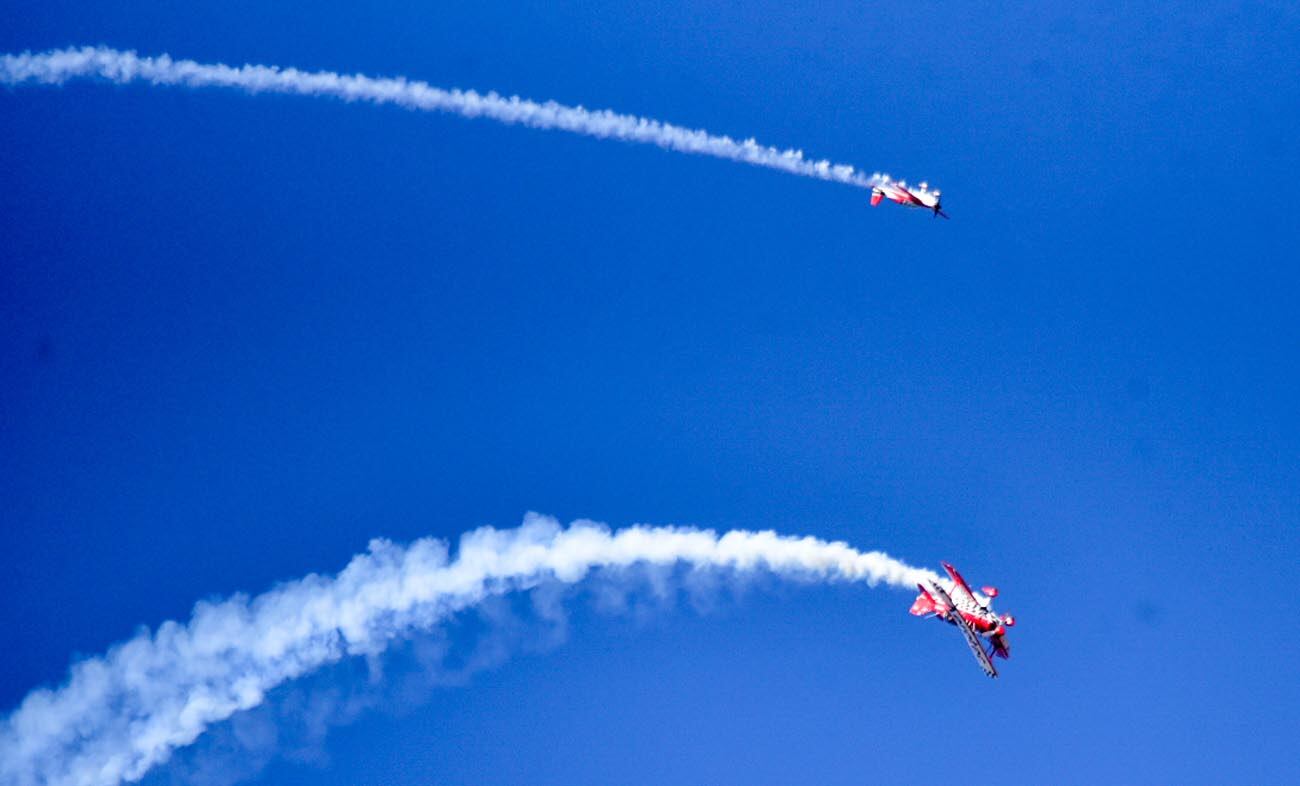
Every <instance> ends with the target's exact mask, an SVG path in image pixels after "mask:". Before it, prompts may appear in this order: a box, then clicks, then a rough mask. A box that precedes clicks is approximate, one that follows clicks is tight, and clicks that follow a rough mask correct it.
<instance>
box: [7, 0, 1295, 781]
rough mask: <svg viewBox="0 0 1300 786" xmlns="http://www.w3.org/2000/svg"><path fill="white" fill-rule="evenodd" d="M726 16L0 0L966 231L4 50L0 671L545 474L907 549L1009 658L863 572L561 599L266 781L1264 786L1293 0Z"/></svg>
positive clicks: (90, 27)
mask: <svg viewBox="0 0 1300 786" xmlns="http://www.w3.org/2000/svg"><path fill="white" fill-rule="evenodd" d="M735 5H736V4H732V3H721V2H668V3H662V4H653V7H651V6H646V5H645V4H640V3H618V4H615V3H606V4H590V3H576V2H555V3H524V4H519V5H512V4H496V3H456V4H429V5H428V6H426V5H424V4H414V3H402V2H389V3H376V4H364V5H360V6H359V5H356V4H322V3H318V2H313V3H303V2H282V3H274V4H267V3H262V2H226V3H211V2H196V3H186V4H181V5H176V4H172V3H158V2H153V3H150V2H144V3H133V4H131V5H130V7H129V9H119V8H117V7H115V6H114V5H112V4H101V5H91V6H87V4H84V3H72V2H63V1H59V2H42V3H32V2H15V1H14V0H8V2H7V3H5V8H4V14H3V16H4V17H5V18H6V20H7V21H6V23H5V24H4V25H2V26H0V49H2V50H4V51H17V50H23V49H45V48H50V47H58V46H66V45H70V44H99V43H102V44H106V45H109V46H113V47H118V48H135V49H137V50H139V51H140V52H141V53H148V54H154V53H162V52H168V53H170V54H172V55H174V56H180V57H190V58H194V59H197V60H200V61H224V62H233V63H242V62H255V63H274V64H281V65H295V66H298V67H302V68H309V69H315V68H322V69H333V70H340V71H360V72H365V73H370V74H375V75H396V74H403V75H407V76H410V77H413V78H423V79H427V80H428V81H430V82H432V83H433V84H437V85H443V86H462V87H475V88H480V89H496V90H499V91H503V92H507V93H519V94H521V95H524V96H529V97H534V98H538V99H547V98H553V99H555V100H558V101H561V102H566V103H582V104H584V105H586V106H593V107H611V108H615V109H618V110H620V111H624V112H630V113H635V114H643V115H648V116H652V117H656V118H660V119H663V120H667V121H671V122H676V123H680V124H683V125H688V126H692V127H703V128H707V129H709V130H711V131H714V132H716V133H730V134H734V135H739V136H749V135H753V136H755V137H757V138H758V139H759V140H760V141H762V142H764V143H768V144H774V145H779V146H787V145H789V146H796V147H802V148H803V149H805V150H806V151H807V152H809V153H810V154H813V155H816V156H819V157H820V156H827V157H830V158H832V159H833V160H836V161H841V162H846V163H853V164H855V165H858V166H861V167H863V168H866V169H868V170H872V169H879V170H883V171H888V172H890V173H892V174H894V175H896V176H899V177H904V178H907V179H909V180H912V181H917V180H921V179H926V178H928V179H930V180H931V181H932V182H933V183H935V184H938V185H939V186H941V187H942V189H943V191H944V195H945V207H946V208H947V209H948V212H949V213H951V214H952V216H953V219H952V220H951V221H948V222H943V221H934V220H932V219H930V218H929V217H927V216H925V215H923V214H921V213H919V212H917V213H913V212H909V211H904V210H902V209H899V208H897V207H896V206H888V205H887V206H882V207H881V208H879V209H877V210H871V209H869V208H868V207H867V205H866V194H865V193H862V192H859V191H855V190H851V189H848V188H845V187H842V186H837V185H832V184H827V183H821V182H814V181H812V180H806V179H801V178H795V177H789V176H785V175H782V174H778V173H774V172H770V171H765V170H761V169H755V168H749V167H745V166H741V165H735V164H729V163H725V162H720V161H716V160H710V159H705V158H695V157H689V156H682V155H674V154H669V153H665V152H662V151H659V150H656V149H652V148H646V147H638V146H628V145H623V144H618V143H602V142H597V141H593V140H589V139H584V138H578V137H573V136H568V135H564V134H558V133H546V132H538V131H532V130H528V129H524V128H513V127H503V126H499V125H495V124H493V123H490V122H483V121H476V122H471V121H465V120H460V119H456V118H450V117H444V116H432V115H425V114H415V113H410V112H406V111H403V110H398V109H392V108H375V107H370V106H348V105H345V104H342V103H338V102H333V101H328V100H312V99H302V98H285V97H267V96H263V97H257V98H250V97H248V96H244V95H240V94H237V93H233V92H223V91H188V90H175V89H150V88H145V87H141V86H133V87H127V88H118V87H111V86H106V85H103V84H90V83H78V84H72V85H69V86H67V87H65V88H62V89H48V88H24V89H19V90H9V91H0V182H2V183H3V187H2V188H0V653H3V655H2V656H0V664H3V667H2V668H0V706H3V707H5V708H12V707H14V706H15V705H16V704H17V703H18V702H19V701H20V700H21V698H22V697H23V696H24V695H25V694H26V693H27V692H28V691H29V690H30V689H32V688H33V687H35V686H37V685H43V684H56V683H58V682H60V681H61V680H62V679H63V678H64V676H65V675H66V669H67V666H68V664H69V662H70V660H71V659H72V658H73V657H76V656H77V655H78V654H81V655H86V654H94V653H99V652H102V651H103V650H104V649H105V648H106V647H107V646H108V645H110V644H111V643H112V642H114V641H118V640H121V639H123V638H125V637H127V636H129V635H131V634H132V633H133V632H134V631H135V630H136V629H137V626H139V625H142V624H144V625H150V626H152V625H156V624H157V623H158V622H160V621H162V620H164V619H168V618H183V617H185V616H187V615H188V612H189V609H190V607H191V605H192V604H193V603H194V601H196V600H198V599H201V598H208V597H214V596H224V595H227V594H230V593H232V592H236V591H251V592H257V591H261V590H263V589H265V588H267V587H269V586H271V585H272V584H273V583H274V582H276V581H278V580H283V579H289V578H294V577H297V576H300V575H303V574H305V573H307V572H310V571H334V570H337V569H339V568H340V567H342V565H343V564H344V563H345V562H346V560H347V559H348V558H349V557H350V555H352V554H353V553H355V552H357V551H359V550H361V549H362V548H364V545H365V543H366V541H367V540H368V539H369V538H371V537H373V536H378V535H383V536H388V537H391V538H394V539H398V540H410V539H413V538H416V537H419V536H422V535H425V534H436V535H439V536H444V537H455V535H456V534H457V533H459V532H461V531H463V530H465V529H468V528H471V527H474V526H477V525H480V524H488V523H490V524H495V525H498V526H513V525H514V524H516V523H517V522H518V521H519V519H520V517H521V515H522V514H523V512H524V511H526V510H539V511H543V512H546V513H551V514H554V515H556V516H559V517H561V518H563V519H566V520H568V519H571V518H576V517H591V518H595V519H599V520H603V521H607V522H610V523H611V524H613V525H616V526H618V525H626V524H630V523H633V522H651V523H683V524H699V525H702V526H709V527H714V528H719V529H723V528H730V527H745V528H776V529H778V530H781V531H784V532H791V533H801V534H813V535H817V536H821V537H826V538H843V539H847V540H848V541H850V542H851V543H853V544H854V545H856V546H859V547H862V548H883V549H885V550H887V551H889V552H890V553H892V554H895V555H897V556H899V557H901V558H904V559H906V560H908V561H909V562H912V563H913V564H919V565H926V566H933V567H937V562H938V560H940V559H950V560H953V561H955V562H957V563H958V565H959V566H960V567H961V568H962V569H963V570H964V572H965V573H966V574H967V576H968V578H971V579H972V580H974V581H977V582H995V583H997V584H999V585H1000V586H1001V588H1002V590H1003V592H1004V598H1003V600H1002V605H1003V606H1004V607H1005V608H1006V609H1008V610H1011V611H1013V612H1015V613H1016V614H1017V616H1018V618H1019V621H1020V625H1019V626H1018V627H1017V628H1016V630H1015V637H1014V639H1013V646H1014V658H1013V660H1011V661H1010V662H1008V663H1007V664H1006V666H1005V669H1004V678H1003V679H1001V680H999V681H997V682H990V681H989V680H986V679H985V678H984V677H983V676H981V675H980V674H979V671H978V669H977V668H976V666H975V664H974V663H972V662H971V659H970V656H969V654H968V653H967V652H966V651H965V647H964V646H963V645H962V643H961V641H960V639H959V637H957V636H955V635H954V634H953V633H952V631H949V630H947V629H944V628H942V627H941V626H939V625H935V624H923V623H921V622H917V621H915V620H913V619H911V618H909V617H908V616H907V615H906V608H907V606H908V604H909V602H910V600H911V598H910V596H909V595H906V594H905V593H901V592H896V591H890V590H868V589H866V588H861V587H836V588H809V587H794V586H791V587H782V586H779V585H765V587H764V588H761V589H760V590H759V591H756V592H751V593H747V594H745V595H744V596H743V597H741V598H739V599H731V598H729V597H724V598H722V599H721V600H720V601H719V603H718V604H717V605H716V608H714V609H713V610H711V611H707V612H701V611H699V610H696V609H694V608H693V607H692V606H691V604H689V603H685V602H684V603H680V604H678V606H677V607H676V609H675V610H670V611H666V612H656V613H651V614H649V615H632V616H630V617H617V616H614V617H611V616H608V615H604V614H600V613H596V612H593V611H591V610H590V609H589V607H588V606H587V604H585V603H582V602H579V603H577V604H576V605H575V606H574V616H573V619H572V620H571V621H570V625H569V632H568V636H567V641H566V642H565V643H563V644H561V645H559V646H551V647H547V648H542V650H538V648H536V647H529V646H525V645H524V643H523V642H520V643H518V645H517V649H520V650H522V653H521V654H519V655H517V656H516V657H514V658H513V659H511V660H510V661H508V662H505V663H501V664H498V665H497V666H495V667H494V668H491V669H488V670H485V671H481V672H479V673H477V674H475V675H474V676H472V677H471V678H470V679H469V681H468V685H464V686H461V687H451V688H447V689H442V690H436V691H434V692H432V693H429V694H428V695H427V696H426V697H425V698H424V699H423V700H417V701H410V702H395V703H393V704H395V705H400V707H398V708H396V709H394V707H393V706H388V705H385V706H383V707H380V708H378V709H375V710H372V711H366V712H362V713H360V714H359V716H358V717H356V718H354V719H353V720H352V721H351V722H350V723H347V724H346V725H343V726H341V727H339V728H336V729H335V730H333V731H332V732H331V733H330V734H329V736H328V739H327V740H325V741H324V742H321V741H320V740H319V739H315V740H314V741H309V742H308V743H306V744H304V745H303V746H300V747H301V749H296V750H295V751H294V752H293V753H292V755H282V756H276V757H275V758H274V759H273V760H272V761H270V762H269V763H268V764H267V765H266V766H265V767H264V768H260V765H259V766H253V765H250V766H249V771H250V772H252V773H254V777H253V782H257V783H278V784H295V783H313V784H335V783H337V784H358V783H364V784H427V783H441V784H496V783H502V784H506V783H510V784H518V783H530V784H574V783H591V784H608V783H621V784H642V783H643V784H664V783H680V784H704V783H709V784H747V785H752V784H792V783H815V784H860V783H878V782H886V781H890V782H904V783H918V782H934V781H946V782H954V783H970V782H980V781H990V782H992V781H997V782H1002V783H1027V784H1030V783H1097V782H1115V783H1296V782H1300V775H1297V767H1300V753H1297V749H1296V745H1295V732H1296V729H1297V728H1298V727H1300V667H1298V666H1297V663H1300V634H1298V633H1297V629H1298V626H1297V624H1296V617H1295V614H1294V605H1295V587H1296V583H1297V580H1300V579H1298V577H1297V573H1298V571H1300V565H1298V564H1297V563H1298V562H1300V559H1298V558H1300V549H1298V546H1300V534H1298V531H1297V524H1298V523H1300V522H1298V517H1300V493H1298V491H1297V489H1300V470H1298V459H1300V421H1298V419H1297V401H1298V400H1300V344H1298V341H1297V339H1298V338H1300V329H1298V323H1297V316H1296V315H1297V295H1298V294H1300V273H1297V261H1298V256H1297V253H1296V247H1297V241H1300V231H1297V220H1296V217H1295V212H1294V211H1295V207H1296V204H1295V203H1296V200H1295V199H1294V198H1293V193H1292V192H1293V190H1294V188H1295V184H1296V182H1297V178H1298V176H1300V171H1298V170H1300V166H1298V165H1300V143H1297V137H1296V127H1297V120H1298V119H1300V76H1298V75H1297V74H1298V73H1300V72H1298V69H1297V59H1296V58H1297V56H1296V51H1297V48H1298V46H1300V16H1297V13H1296V9H1295V6H1294V5H1291V4H1289V3H1266V2H1260V3H1256V2H1247V3H1227V4H1219V3H1215V4H1198V8H1197V9H1196V10H1192V9H1190V8H1188V7H1184V6H1171V5H1169V4H1157V3H1108V2H1104V3H1096V4H1089V5H1088V6H1087V7H1086V8H1083V9H1080V8H1076V7H1075V5H1074V4H1068V3H1055V4H1042V3H1023V4H1018V5H1015V6H1007V5H1006V4H995V3H990V4H961V5H958V6H956V7H954V6H953V5H952V4H935V3H917V2H893V3H861V2H829V3H817V4H809V5H815V6H816V7H814V8H801V9H792V8H790V4H789V3H784V2H759V3H748V4H744V8H743V9H737V8H735V7H733V6H735ZM268 6H274V8H268ZM521 613H522V612H521ZM467 627H473V626H472V625H468V626H467ZM462 634H463V635H464V636H466V637H467V639H466V641H467V642H472V637H471V634H472V630H465V631H458V632H454V633H453V634H452V636H453V639H455V637H456V636H460V635H462ZM522 638H523V639H525V640H527V638H528V637H527V636H526V635H525V636H523V637H522ZM463 644H464V646H466V647H472V643H463ZM349 668H351V667H348V666H346V665H345V667H342V668H339V669H334V670H330V671H329V672H327V673H326V674H325V675H322V676H321V677H320V678H318V681H324V682H325V683H328V684H327V685H325V686H323V687H322V686H317V687H316V688H311V689H310V690H309V689H308V688H307V687H303V688H302V691H303V694H304V695H312V694H313V692H319V691H320V690H331V689H333V688H331V687H330V686H331V685H339V684H341V685H345V686H346V685H349V684H354V683H363V682H364V677H361V676H358V675H356V674H351V673H350V672H349V671H348V669H349ZM293 690H296V689H291V690H290V692H292V691H293ZM227 726H228V727H229V724H227ZM230 733H231V728H225V729H222V730H218V734H217V735H216V736H220V735H222V734H224V735H226V736H229V735H230ZM285 734H286V735H287V734H288V732H287V731H286V732H285ZM308 736H310V735H308ZM215 738H216V737H215V736H214V739H215ZM286 745H288V743H286ZM211 774H212V773H208V775H211ZM203 777H207V776H206V775H202V774H201V776H198V777H190V776H188V775H186V774H185V771H184V770H183V768H182V767H181V766H179V765H177V766H173V767H164V768H162V769H160V770H159V771H157V772H156V773H154V774H153V775H151V776H150V778H149V779H148V781H147V782H149V783H159V784H161V783H171V782H196V783H199V782H204V781H203Z"/></svg>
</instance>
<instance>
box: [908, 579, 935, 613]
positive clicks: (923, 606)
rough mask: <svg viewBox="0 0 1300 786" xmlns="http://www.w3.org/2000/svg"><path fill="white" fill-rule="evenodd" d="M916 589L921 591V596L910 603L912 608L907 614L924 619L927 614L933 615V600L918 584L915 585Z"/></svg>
mask: <svg viewBox="0 0 1300 786" xmlns="http://www.w3.org/2000/svg"><path fill="white" fill-rule="evenodd" d="M916 588H917V589H919V590H920V591H921V594H920V595H917V596H916V600H914V601H912V608H911V609H909V610H908V613H909V614H911V615H912V616H914V617H924V616H925V615H927V614H934V613H935V602H934V598H933V597H931V596H930V593H929V591H928V590H926V588H925V587H922V586H921V585H920V584H917V585H916Z"/></svg>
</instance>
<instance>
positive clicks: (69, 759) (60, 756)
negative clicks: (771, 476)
mask: <svg viewBox="0 0 1300 786" xmlns="http://www.w3.org/2000/svg"><path fill="white" fill-rule="evenodd" d="M638 565H649V566H662V567H666V568H672V567H678V568H679V569H685V570H692V571H714V572H722V573H726V574H732V575H737V574H742V573H755V572H765V573H768V574H773V575H776V576H780V577H784V578H791V579H800V580H805V581H823V582H841V581H845V582H865V583H866V584H869V585H876V584H881V583H883V584H887V585H890V586H895V587H904V588H910V587H912V586H914V585H915V584H916V583H917V582H918V581H923V580H929V581H938V580H939V577H938V576H937V575H935V574H934V573H932V572H931V571H927V570H922V569H919V568H913V567H910V566H908V565H907V564H905V563H903V562H900V561H898V560H896V559H893V558H891V557H889V556H888V555H886V554H884V553H882V552H879V551H871V552H861V551H858V550H856V549H853V548H851V547H850V546H848V545H847V544H845V543H840V542H833V543H832V542H827V541H823V540H819V539H817V538H812V537H791V536H787V535H778V534H777V533H775V532H771V531H766V532H748V531H743V530H735V531H731V532H727V533H725V534H722V535H718V534H716V533H714V532H712V531H709V530H698V529H689V528H677V527H649V526H634V527H629V528H627V529H621V530H617V531H611V530H610V529H609V528H608V527H606V526H604V525H601V524H597V523H594V522H590V521H577V522H574V523H573V524H571V525H569V526H568V527H562V526H561V525H560V524H559V522H557V521H556V520H555V519H552V518H549V517H545V516H541V515H538V514H529V515H528V516H526V517H525V518H524V522H523V524H522V526H520V527H518V528H516V529H507V530H498V529H493V528H491V527H485V528H482V529H479V530H475V531H473V532H469V533H467V534H465V535H463V536H462V537H461V539H460V544H459V547H458V548H457V550H456V552H455V556H454V559H453V558H452V554H451V552H450V549H449V546H448V544H447V543H445V542H443V541H440V540H436V539H433V538H425V539H422V540H418V541H416V542H414V543H412V544H410V545H409V546H405V547H402V546H399V545H396V544H393V543H391V542H389V541H386V540H373V541H371V543H370V546H369V549H368V550H367V551H366V553H364V554H359V555H357V556H356V557H353V559H352V560H351V562H349V563H348V565H347V567H346V568H345V569H344V570H343V571H342V572H341V573H339V574H338V575H335V576H319V575H315V574H313V575H309V576H307V577H305V578H301V579H298V580H296V581H291V582H288V583H286V584H282V585H280V586H278V587H276V588H275V589H272V590H270V591H268V592H265V593H263V594H261V595H258V596H256V597H252V598H249V597H247V596H244V595H237V596H234V597H232V598H229V599H227V600H224V601H221V602H200V603H198V604H197V605H196V606H195V607H194V612H193V614H192V616H191V617H190V620H189V622H188V623H185V624H181V623H178V622H173V621H168V622H164V623H163V624H162V625H160V626H159V627H158V629H157V630H156V631H155V632H153V633H149V632H148V631H143V632H141V633H139V634H137V635H136V636H135V637H134V638H132V639H130V640H129V641H126V642H123V643H120V644H117V645H114V646H113V647H112V648H110V649H109V651H108V652H107V653H106V654H104V655H101V656H98V657H94V658H90V659H88V660H84V661H81V662H79V663H76V664H75V665H74V666H73V667H72V669H71V673H70V676H69V679H68V681H67V683H66V684H64V685H63V686H62V687H60V688H57V689H45V688H42V689H38V690H34V691H32V692H31V693H30V694H28V696H27V697H26V698H25V699H24V700H23V702H22V704H21V705H20V706H19V707H18V708H17V709H16V710H14V711H13V713H12V714H11V715H10V716H9V717H8V718H7V719H5V720H4V721H2V722H0V783H3V784H5V786H36V785H37V784H40V785H41V786H115V785H116V784H119V783H122V782H123V781H135V780H139V779H140V778H141V777H143V776H144V774H145V773H146V772H147V771H148V770H149V769H150V768H152V767H154V766H155V765H157V764H160V763H162V762H165V761H167V759H168V758H169V757H170V756H171V754H172V752H173V751H174V750H175V749H176V748H179V747H182V746H186V745H189V744H190V743H192V742H193V741H194V740H195V739H196V738H197V737H198V736H199V735H200V734H202V733H203V731H204V730H205V729H207V728H208V727H209V726H210V725H212V724H214V723H217V722H220V721H222V720H224V719H226V718H229V717H230V716H231V715H233V714H235V713H236V712H238V711H240V710H246V709H250V708H252V707H255V706H257V705H258V704H261V703H262V701H263V700H264V699H265V697H266V695H267V692H268V691H270V690H271V689H272V688H275V687H276V686H278V685H280V684H282V683H284V682H286V681H288V680H292V679H294V678H296V677H301V676H303V675H306V674H308V673H310V672H312V671H315V670H316V669H319V668H321V667H323V666H325V665H327V664H330V663H333V662H336V661H338V660H340V659H342V658H344V657H346V656H351V655H375V654H378V653H380V652H382V651H383V650H384V649H385V648H386V647H388V645H389V644H390V643H392V642H393V641H394V640H395V639H399V638H402V637H407V636H410V635H413V634H416V633H419V632H422V631H429V630H431V629H433V628H434V627H435V626H437V625H438V624H439V623H440V622H444V621H447V620H448V619H449V618H450V617H452V616H453V615H455V614H457V613H458V612H461V611H464V610H466V609H469V608H472V607H474V606H475V605H477V604H479V603H481V602H482V601H484V600H486V599H487V598H490V597H493V596H497V595H504V594H506V593H510V592H515V591H520V590H528V589H531V588H534V587H538V586H540V585H542V584H546V583H551V582H559V583H562V584H574V583H576V582H579V581H581V580H582V579H583V578H584V577H587V576H588V575H590V574H592V573H593V572H595V573H601V574H605V575H610V576H612V577H613V578H615V579H617V576H618V571H619V570H620V569H626V568H632V567H635V566H638Z"/></svg>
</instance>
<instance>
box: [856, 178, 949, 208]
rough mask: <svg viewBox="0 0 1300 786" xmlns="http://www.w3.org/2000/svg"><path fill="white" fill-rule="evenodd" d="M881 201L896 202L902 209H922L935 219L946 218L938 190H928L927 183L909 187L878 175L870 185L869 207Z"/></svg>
mask: <svg viewBox="0 0 1300 786" xmlns="http://www.w3.org/2000/svg"><path fill="white" fill-rule="evenodd" d="M883 199H889V200H890V201H892V202H897V203H898V204H900V205H902V206H903V207H923V208H925V209H926V210H930V211H932V212H933V213H934V215H935V217H936V218H937V217H939V216H943V217H944V218H947V217H948V214H947V213H945V212H943V209H942V208H941V207H940V203H939V189H937V188H936V189H934V190H933V191H931V190H930V185H929V184H928V183H922V184H921V185H920V186H918V187H915V188H913V187H910V186H908V185H907V183H904V182H902V181H899V180H890V179H889V175H880V176H878V177H876V178H875V179H874V180H873V181H872V183H871V206H872V207H875V206H876V205H879V204H880V201H881V200H883Z"/></svg>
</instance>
